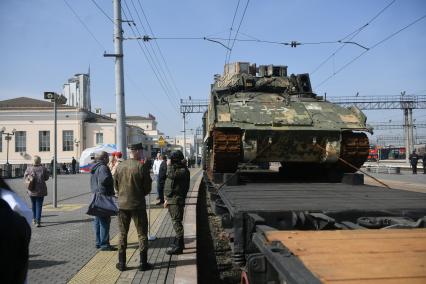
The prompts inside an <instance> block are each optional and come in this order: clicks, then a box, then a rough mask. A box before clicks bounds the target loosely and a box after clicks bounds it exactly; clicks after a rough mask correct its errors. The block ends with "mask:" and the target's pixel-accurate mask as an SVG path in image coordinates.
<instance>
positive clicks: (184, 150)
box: [183, 113, 186, 158]
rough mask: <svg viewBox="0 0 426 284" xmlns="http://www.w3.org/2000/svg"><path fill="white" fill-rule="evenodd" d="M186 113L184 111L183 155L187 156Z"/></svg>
mask: <svg viewBox="0 0 426 284" xmlns="http://www.w3.org/2000/svg"><path fill="white" fill-rule="evenodd" d="M185 119H186V113H183V156H184V158H186V121H185Z"/></svg>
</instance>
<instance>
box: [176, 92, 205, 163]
mask: <svg viewBox="0 0 426 284" xmlns="http://www.w3.org/2000/svg"><path fill="white" fill-rule="evenodd" d="M208 107H209V101H208V100H198V99H196V100H193V99H191V98H189V99H181V100H180V113H181V114H182V118H183V141H184V142H183V145H184V153H183V154H184V156H185V158H186V151H185V149H186V122H185V121H186V115H187V114H190V113H204V112H206V111H207V109H208Z"/></svg>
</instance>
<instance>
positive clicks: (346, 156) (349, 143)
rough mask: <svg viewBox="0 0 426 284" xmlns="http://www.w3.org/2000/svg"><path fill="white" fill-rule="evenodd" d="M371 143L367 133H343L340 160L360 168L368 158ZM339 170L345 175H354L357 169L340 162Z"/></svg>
mask: <svg viewBox="0 0 426 284" xmlns="http://www.w3.org/2000/svg"><path fill="white" fill-rule="evenodd" d="M369 149H370V143H369V141H368V137H367V135H366V134H365V133H361V132H359V133H354V132H343V133H342V144H341V152H340V153H341V154H340V158H341V159H343V160H345V161H346V162H348V163H350V164H352V165H353V166H355V167H356V168H360V167H361V166H362V165H363V164H364V162H365V161H366V160H367V158H368V151H369ZM338 167H339V168H341V169H342V170H343V172H345V173H354V172H356V170H355V169H353V168H352V167H349V166H348V165H346V164H344V163H343V162H340V161H339V165H338Z"/></svg>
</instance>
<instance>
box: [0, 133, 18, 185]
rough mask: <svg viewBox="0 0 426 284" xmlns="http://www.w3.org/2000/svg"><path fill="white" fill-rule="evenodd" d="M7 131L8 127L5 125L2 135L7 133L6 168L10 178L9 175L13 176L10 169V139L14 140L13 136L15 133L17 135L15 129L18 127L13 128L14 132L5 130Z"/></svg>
mask: <svg viewBox="0 0 426 284" xmlns="http://www.w3.org/2000/svg"><path fill="white" fill-rule="evenodd" d="M5 131H6V128H5V127H3V128H2V130H1V131H0V133H1V135H5V137H4V140H6V145H7V146H6V149H7V150H6V170H5V172H6V173H5V176H6V177H7V178H9V177H11V171H10V170H11V169H10V165H9V141H10V140H12V136H13V135H15V131H16V129H15V128H14V129H13V130H12V132H11V133H9V132H5Z"/></svg>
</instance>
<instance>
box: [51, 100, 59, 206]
mask: <svg viewBox="0 0 426 284" xmlns="http://www.w3.org/2000/svg"><path fill="white" fill-rule="evenodd" d="M57 100H58V98H57V95H56V94H55V95H54V99H53V116H54V117H53V120H54V126H53V139H54V142H53V169H52V170H53V173H52V176H53V207H54V208H56V207H58V176H57V170H56V169H57V163H58V146H57V145H58V110H57Z"/></svg>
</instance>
